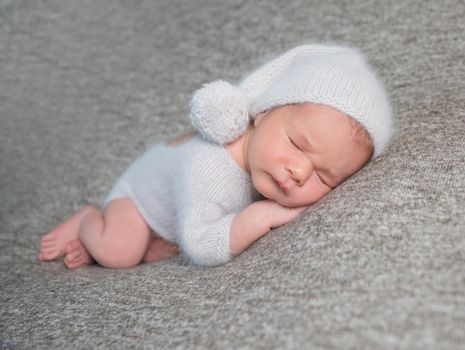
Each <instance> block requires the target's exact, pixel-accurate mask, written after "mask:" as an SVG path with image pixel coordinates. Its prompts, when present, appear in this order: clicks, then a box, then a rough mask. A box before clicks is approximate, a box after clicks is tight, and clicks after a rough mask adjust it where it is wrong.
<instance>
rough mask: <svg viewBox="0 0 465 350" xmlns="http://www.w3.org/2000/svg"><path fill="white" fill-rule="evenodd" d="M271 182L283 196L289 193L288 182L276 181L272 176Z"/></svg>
mask: <svg viewBox="0 0 465 350" xmlns="http://www.w3.org/2000/svg"><path fill="white" fill-rule="evenodd" d="M272 178H273V180H274V181H275V183H276V185H277V186H278V187H279V188H280V189H281V191H283V192H284V193H285V194H287V193H288V192H289V189H290V186H289V181H281V180H277V179H275V178H274V177H273V176H272Z"/></svg>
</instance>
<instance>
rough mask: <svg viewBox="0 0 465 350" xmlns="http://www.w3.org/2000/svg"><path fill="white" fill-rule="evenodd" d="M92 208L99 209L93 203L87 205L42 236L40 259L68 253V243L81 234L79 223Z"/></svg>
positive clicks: (47, 259)
mask: <svg viewBox="0 0 465 350" xmlns="http://www.w3.org/2000/svg"><path fill="white" fill-rule="evenodd" d="M90 210H97V209H96V208H95V207H94V206H92V205H86V206H85V207H83V208H82V209H80V210H79V211H77V212H76V213H75V214H73V215H72V216H71V217H70V218H68V219H67V220H66V221H65V222H63V223H62V224H60V225H59V226H57V227H56V228H55V229H53V230H52V231H51V232H50V233H48V234H46V235H45V236H43V237H42V240H41V243H40V253H39V260H42V261H49V260H53V259H56V258H58V257H61V256H64V255H65V254H66V250H65V248H66V244H67V243H68V242H70V241H72V240H75V239H77V238H78V236H79V225H80V224H81V221H82V219H83V218H84V216H85V215H86V214H87V213H88V212H89V211H90Z"/></svg>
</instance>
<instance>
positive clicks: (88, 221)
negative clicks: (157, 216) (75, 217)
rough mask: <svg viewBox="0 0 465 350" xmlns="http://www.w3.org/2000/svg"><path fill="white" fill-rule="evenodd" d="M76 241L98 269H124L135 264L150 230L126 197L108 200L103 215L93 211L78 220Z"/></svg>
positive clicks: (139, 257) (142, 251)
mask: <svg viewBox="0 0 465 350" xmlns="http://www.w3.org/2000/svg"><path fill="white" fill-rule="evenodd" d="M79 239H80V240H81V242H82V244H83V245H84V246H85V248H86V249H87V251H88V252H89V253H90V255H91V256H92V257H93V258H94V259H95V260H96V261H97V262H98V263H99V264H100V265H102V266H104V267H109V268H125V267H131V266H135V265H137V264H139V263H140V262H141V261H142V258H143V257H144V253H145V252H146V250H147V247H148V244H149V240H150V228H149V226H148V225H147V223H146V222H145V220H144V219H143V218H142V216H141V215H140V213H139V211H138V210H137V208H136V207H135V205H134V204H133V203H132V201H131V200H130V199H128V198H119V199H114V200H112V201H111V202H110V203H109V204H108V205H107V206H106V208H105V210H104V213H103V216H102V214H101V213H100V212H99V211H98V210H97V208H95V210H93V211H90V212H89V213H88V214H87V215H86V216H85V217H84V218H83V220H82V222H81V225H80V229H79Z"/></svg>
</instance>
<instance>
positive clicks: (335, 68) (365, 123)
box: [39, 44, 392, 269]
mask: <svg viewBox="0 0 465 350" xmlns="http://www.w3.org/2000/svg"><path fill="white" fill-rule="evenodd" d="M190 119H191V122H192V125H193V126H194V128H195V129H196V131H195V132H193V133H189V134H187V135H184V136H182V137H180V138H178V139H176V140H174V141H172V142H169V143H167V144H164V143H156V144H154V145H152V146H151V147H149V148H148V149H147V150H146V151H145V152H144V153H143V154H142V155H141V156H139V158H138V159H137V160H136V161H135V162H133V163H132V164H131V165H130V166H129V168H128V169H127V170H126V171H125V172H124V173H123V175H122V176H121V177H120V178H119V179H118V180H117V181H116V183H115V185H114V186H113V189H112V190H111V192H110V193H109V194H108V196H107V197H106V199H105V201H104V202H103V204H102V206H101V207H100V208H98V207H96V206H93V205H87V206H85V207H83V208H82V209H80V210H79V211H77V212H76V213H74V214H73V215H72V216H71V217H69V218H68V219H67V220H66V221H64V222H63V223H61V224H60V225H59V226H57V227H56V228H55V229H53V230H52V231H51V232H50V233H48V234H46V235H45V236H44V237H43V238H42V240H41V247H40V253H39V260H42V261H50V260H54V259H56V258H59V257H64V263H65V265H66V266H67V267H68V268H70V269H74V268H78V267H82V266H85V265H89V264H93V263H98V264H100V265H101V266H103V267H107V268H127V267H132V266H135V265H137V264H140V263H144V262H155V261H160V260H163V259H168V258H171V257H173V256H176V255H178V254H182V256H183V257H185V259H186V260H187V261H188V262H189V263H191V264H194V265H201V266H215V265H220V264H224V263H226V262H228V261H230V260H231V259H233V258H234V257H235V256H237V255H238V254H240V253H241V252H242V251H244V250H245V249H246V248H247V247H249V246H250V245H251V244H252V243H253V242H255V241H256V240H257V239H259V238H260V237H262V236H263V235H265V234H266V233H267V232H269V231H270V230H271V229H273V228H276V227H279V226H282V225H284V224H286V223H288V222H290V221H291V220H293V219H294V218H295V217H297V216H298V215H299V214H300V213H301V212H302V211H303V210H305V209H306V208H308V207H309V206H310V205H311V204H313V203H315V202H317V201H318V200H319V199H321V198H322V197H323V196H325V195H326V194H327V193H329V192H330V191H331V190H333V189H334V188H335V187H337V186H338V185H339V184H341V183H342V182H343V181H344V180H345V179H347V178H348V177H349V176H351V175H352V174H354V173H356V172H357V171H358V170H360V169H361V168H362V167H363V166H364V165H365V164H367V162H369V161H370V160H371V159H372V158H374V157H376V156H378V155H379V154H381V153H382V152H383V150H384V149H385V148H386V146H387V144H388V142H389V139H390V137H391V133H392V116H391V109H390V106H389V101H388V99H387V96H386V94H385V91H384V88H383V86H382V84H381V82H380V81H379V80H378V78H377V77H376V74H375V73H374V72H373V71H372V70H371V68H370V67H369V66H368V64H367V62H366V60H365V59H364V57H363V56H362V55H361V54H360V52H359V51H357V50H355V49H352V48H349V47H342V46H334V45H333V46H328V45H318V44H308V45H302V46H298V47H296V48H294V49H291V50H290V51H287V52H285V53H283V54H281V55H278V56H276V57H274V58H272V59H271V60H267V61H266V62H265V63H264V64H263V65H261V66H260V67H259V68H258V69H256V70H255V71H252V72H251V73H250V74H247V75H246V76H245V78H243V79H242V80H241V81H240V82H239V84H237V85H232V84H230V83H228V82H226V81H222V80H218V81H215V82H212V83H209V84H204V85H203V86H202V87H201V88H200V89H199V90H197V91H196V92H195V93H194V95H193V97H192V100H191V104H190Z"/></svg>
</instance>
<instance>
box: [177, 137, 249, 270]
mask: <svg viewBox="0 0 465 350" xmlns="http://www.w3.org/2000/svg"><path fill="white" fill-rule="evenodd" d="M190 150H191V151H193V152H191V153H189V156H188V157H186V158H185V159H183V160H182V166H181V167H180V169H181V171H182V176H177V179H179V180H178V181H179V182H177V185H176V186H175V188H174V197H175V201H176V213H177V220H176V221H177V229H176V232H177V233H176V235H177V241H178V244H179V245H180V247H181V250H182V252H183V255H185V256H187V259H188V260H189V262H190V263H192V264H194V265H202V266H215V265H220V264H224V263H226V262H228V261H229V260H231V259H232V256H231V255H230V252H229V236H230V233H231V226H232V222H233V220H234V217H235V216H236V215H237V214H238V213H239V212H240V211H241V210H242V209H243V208H244V207H245V206H247V205H248V204H250V202H251V200H250V191H249V190H247V188H248V186H250V185H249V184H248V183H247V181H246V180H245V178H244V175H243V174H242V173H241V171H242V170H240V169H239V167H238V166H237V165H235V164H233V162H232V160H229V159H228V158H227V157H226V155H225V153H226V152H225V151H224V150H222V148H220V146H217V145H211V144H209V143H205V142H204V141H201V143H199V144H198V145H197V146H196V144H195V142H192V143H191V145H190ZM192 154H194V155H192Z"/></svg>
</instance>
